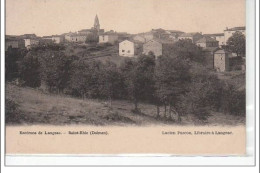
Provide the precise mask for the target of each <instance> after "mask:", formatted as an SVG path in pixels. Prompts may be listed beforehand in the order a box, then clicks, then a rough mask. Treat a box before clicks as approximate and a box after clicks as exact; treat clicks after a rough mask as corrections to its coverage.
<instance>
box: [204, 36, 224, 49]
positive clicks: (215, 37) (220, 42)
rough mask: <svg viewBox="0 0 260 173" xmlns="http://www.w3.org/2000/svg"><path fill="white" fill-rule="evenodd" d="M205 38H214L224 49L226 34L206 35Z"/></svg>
mask: <svg viewBox="0 0 260 173" xmlns="http://www.w3.org/2000/svg"><path fill="white" fill-rule="evenodd" d="M204 36H209V37H211V38H214V39H215V40H217V41H218V45H219V47H222V46H223V45H224V43H225V37H224V33H217V34H204Z"/></svg>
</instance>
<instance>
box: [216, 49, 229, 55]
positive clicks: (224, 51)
mask: <svg viewBox="0 0 260 173" xmlns="http://www.w3.org/2000/svg"><path fill="white" fill-rule="evenodd" d="M215 53H219V54H220V53H230V52H228V51H226V50H224V49H219V50H217V51H216V52H215Z"/></svg>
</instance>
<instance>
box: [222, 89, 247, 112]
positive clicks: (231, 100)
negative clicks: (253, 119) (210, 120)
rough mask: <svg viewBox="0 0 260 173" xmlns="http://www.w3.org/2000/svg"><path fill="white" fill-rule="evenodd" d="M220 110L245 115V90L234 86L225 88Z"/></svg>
mask: <svg viewBox="0 0 260 173" xmlns="http://www.w3.org/2000/svg"><path fill="white" fill-rule="evenodd" d="M220 104H221V105H220V111H222V112H224V113H229V114H232V115H236V116H245V113H246V94H245V91H237V90H235V89H234V87H233V86H229V87H228V88H226V89H224V91H223V93H222V99H221V103H220Z"/></svg>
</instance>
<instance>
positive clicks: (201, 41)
mask: <svg viewBox="0 0 260 173" xmlns="http://www.w3.org/2000/svg"><path fill="white" fill-rule="evenodd" d="M208 42H218V41H217V40H215V39H214V38H211V37H209V36H204V37H203V38H201V39H199V40H198V41H197V42H196V43H208Z"/></svg>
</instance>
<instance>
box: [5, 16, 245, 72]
mask: <svg viewBox="0 0 260 173" xmlns="http://www.w3.org/2000/svg"><path fill="white" fill-rule="evenodd" d="M100 27H101V26H100V23H99V19H98V16H97V15H96V16H95V19H94V25H93V27H92V28H90V29H82V30H80V31H78V32H75V33H72V32H69V33H63V34H60V35H52V36H43V37H38V36H36V35H35V34H24V35H19V36H14V35H6V41H5V44H6V45H5V49H6V50H7V49H8V48H9V47H11V48H27V49H30V48H31V47H33V46H37V45H39V44H40V45H41V44H43V45H44V44H48V43H55V44H65V45H66V44H69V43H72V44H75V45H87V43H91V42H97V43H98V44H106V43H107V44H112V45H116V46H118V52H117V55H119V56H121V57H137V56H138V55H139V54H146V55H148V53H149V52H153V53H154V55H155V56H156V57H159V56H161V55H163V54H164V51H165V49H167V45H171V44H174V43H175V42H177V41H178V40H184V39H189V40H191V41H192V43H194V44H196V45H197V46H198V47H201V48H202V51H203V52H204V55H205V57H206V59H207V61H208V64H207V66H208V67H209V68H211V69H216V70H217V71H219V72H225V71H229V70H230V64H232V62H231V63H230V61H237V59H236V57H237V55H236V52H230V51H228V50H226V49H225V46H226V45H227V41H228V39H229V38H230V37H231V36H232V35H233V34H234V33H236V32H240V33H242V34H243V35H244V36H245V34H246V28H245V27H233V28H228V27H226V28H225V29H224V30H223V33H211V34H203V33H202V32H199V31H198V32H192V33H185V32H183V31H178V30H164V29H161V28H159V29H152V30H151V31H148V32H145V33H139V34H129V33H126V32H115V31H113V30H110V31H106V32H105V31H104V29H101V28H100ZM242 56H243V57H242V58H243V59H245V57H244V56H245V55H242ZM240 61H241V62H240V65H241V67H240V68H241V70H245V61H243V60H240Z"/></svg>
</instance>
